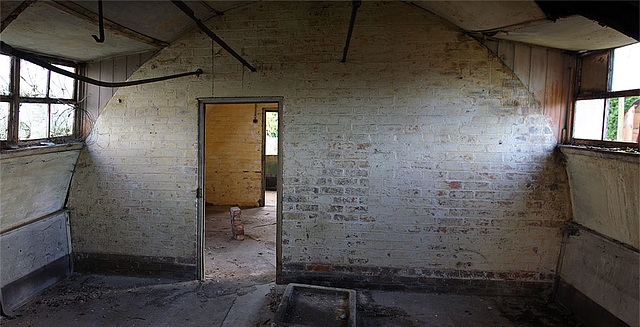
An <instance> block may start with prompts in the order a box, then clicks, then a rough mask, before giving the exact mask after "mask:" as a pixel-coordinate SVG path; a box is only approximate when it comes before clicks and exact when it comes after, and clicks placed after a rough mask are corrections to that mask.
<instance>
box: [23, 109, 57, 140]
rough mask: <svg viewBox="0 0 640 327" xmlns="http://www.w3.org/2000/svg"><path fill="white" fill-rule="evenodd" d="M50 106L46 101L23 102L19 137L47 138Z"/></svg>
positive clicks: (28, 138) (26, 138) (29, 138)
mask: <svg viewBox="0 0 640 327" xmlns="http://www.w3.org/2000/svg"><path fill="white" fill-rule="evenodd" d="M48 111H49V106H48V105H47V104H46V103H21V104H20V111H19V113H18V114H19V115H20V122H19V126H18V138H19V139H21V140H35V139H44V138H47V131H48V126H47V124H48V121H49V119H48V118H49V112H48Z"/></svg>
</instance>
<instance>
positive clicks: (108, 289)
mask: <svg viewBox="0 0 640 327" xmlns="http://www.w3.org/2000/svg"><path fill="white" fill-rule="evenodd" d="M265 202H266V206H265V207H263V208H253V209H243V210H242V217H243V223H244V227H245V235H246V236H247V237H246V238H245V240H244V241H237V240H233V239H232V238H231V225H230V219H229V207H207V212H206V222H205V229H206V242H205V248H206V260H205V274H206V280H205V281H203V282H200V281H188V282H176V281H171V280H160V279H149V278H132V277H116V276H101V275H80V274H73V275H72V276H71V277H69V278H67V279H66V280H64V281H62V282H60V283H59V284H57V285H56V286H54V287H52V288H49V289H48V290H46V291H44V292H43V293H42V294H41V295H40V296H38V297H36V298H35V299H33V300H32V301H31V302H30V303H28V304H26V305H24V306H23V307H22V308H20V309H18V310H16V312H15V313H16V317H14V318H7V317H2V318H0V325H2V326H3V327H4V326H6V327H11V326H46V327H57V326H60V327H62V326H65V327H66V326H228V327H235V326H238V327H251V326H275V325H274V323H273V319H274V312H275V310H276V308H277V305H278V304H279V302H280V299H281V296H282V292H283V291H284V287H285V285H277V286H276V285H275V284H274V280H275V260H276V259H275V231H276V213H275V211H276V206H275V192H269V194H267V201H265ZM357 294H358V295H357V308H358V309H357V317H358V326H361V327H363V326H367V327H368V326H403V327H412V326H420V327H422V326H426V327H430V326H492V327H494V326H495V327H498V326H505V327H512V326H563V327H564V326H581V325H580V324H579V323H578V322H576V321H575V320H574V319H573V316H572V315H571V313H569V312H568V311H566V310H564V309H563V308H562V307H560V306H559V305H556V304H554V303H550V302H547V301H545V300H542V299H539V298H515V297H481V296H465V295H453V294H430V293H411V292H388V291H377V290H357Z"/></svg>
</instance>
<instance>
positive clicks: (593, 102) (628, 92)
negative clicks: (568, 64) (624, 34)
mask: <svg viewBox="0 0 640 327" xmlns="http://www.w3.org/2000/svg"><path fill="white" fill-rule="evenodd" d="M579 63H580V77H579V84H578V92H577V95H576V101H575V105H574V113H573V134H572V139H573V143H578V144H593V145H601V146H615V147H634V148H637V147H638V135H639V126H640V108H639V104H640V78H638V76H639V74H640V43H636V44H632V45H628V46H624V47H621V48H617V49H613V50H608V51H604V52H594V53H587V54H585V55H583V56H582V57H581V58H580V61H579Z"/></svg>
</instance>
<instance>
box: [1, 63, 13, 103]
mask: <svg viewBox="0 0 640 327" xmlns="http://www.w3.org/2000/svg"><path fill="white" fill-rule="evenodd" d="M10 82H11V57H9V56H5V55H0V94H2V95H9V83H10Z"/></svg>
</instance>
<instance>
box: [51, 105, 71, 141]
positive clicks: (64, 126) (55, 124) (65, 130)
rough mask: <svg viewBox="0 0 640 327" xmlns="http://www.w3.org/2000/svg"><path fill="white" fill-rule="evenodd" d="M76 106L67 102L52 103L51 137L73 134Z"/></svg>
mask: <svg viewBox="0 0 640 327" xmlns="http://www.w3.org/2000/svg"><path fill="white" fill-rule="evenodd" d="M74 112H75V108H74V107H73V106H72V105H67V104H52V105H51V135H50V137H59V136H69V135H71V134H73V122H74V118H75V117H74Z"/></svg>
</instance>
